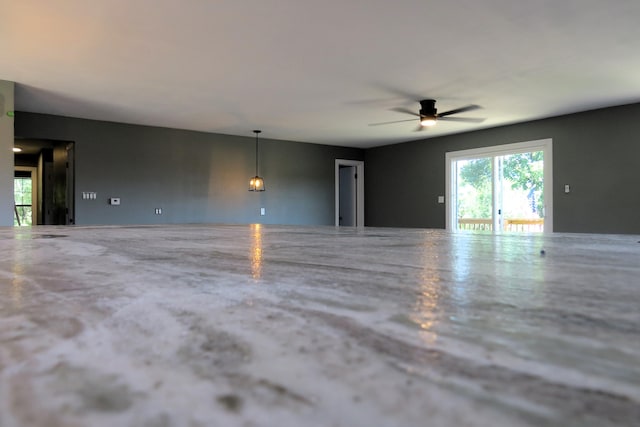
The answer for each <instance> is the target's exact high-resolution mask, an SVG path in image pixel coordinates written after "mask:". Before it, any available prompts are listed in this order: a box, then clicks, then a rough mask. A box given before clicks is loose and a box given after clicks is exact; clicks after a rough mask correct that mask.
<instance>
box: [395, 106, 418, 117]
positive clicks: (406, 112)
mask: <svg viewBox="0 0 640 427" xmlns="http://www.w3.org/2000/svg"><path fill="white" fill-rule="evenodd" d="M390 110H391V111H397V112H398V113H405V114H411V115H412V116H416V117H420V114H418V113H416V112H415V111H413V110H409V109H408V108H402V107H397V108H390Z"/></svg>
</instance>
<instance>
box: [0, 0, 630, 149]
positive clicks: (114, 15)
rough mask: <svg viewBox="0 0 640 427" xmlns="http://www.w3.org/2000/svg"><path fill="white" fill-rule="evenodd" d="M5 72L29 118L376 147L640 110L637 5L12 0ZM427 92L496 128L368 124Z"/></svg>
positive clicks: (5, 20)
mask: <svg viewBox="0 0 640 427" xmlns="http://www.w3.org/2000/svg"><path fill="white" fill-rule="evenodd" d="M0 79H2V80H10V81H14V82H16V83H17V86H16V105H15V109H16V110H18V111H31V112H41V113H51V114H59V115H65V116H73V117H84V118H92V119H102V120H111V121H118V122H127V123H139V124H147V125H158V126H166V127H172V128H183V129H193V130H199V131H205V132H215V133H223V134H232V135H243V136H249V137H252V135H253V134H252V133H251V130H252V129H262V130H263V132H264V133H263V135H264V137H265V138H273V139H284V140H294V141H302V142H311V143H324V144H332V145H346V146H354V147H371V146H378V145H384V144H391V143H397V142H402V141H409V140H412V139H420V138H425V137H431V136H439V135H444V134H447V133H456V132H463V131H468V130H474V129H479V128H483V127H493V126H498V125H502V124H507V123H514V122H521V121H527V120H531V119H536V118H543V117H549V116H554V115H560V114H565V113H571V112H577V111H584V110H588V109H593V108H598V107H605V106H611V105H620V104H626V103H632V102H638V101H640V1H638V0H628V1H627V0H613V1H608V2H607V1H602V0H536V1H527V2H525V1H518V0H458V1H443V0H440V1H437V2H436V1H430V0H394V1H390V0H321V1H318V0H183V1H179V0H91V1H87V0H57V1H42V0H19V1H12V2H9V1H6V2H4V1H3V4H2V12H1V14H0ZM421 98H435V99H437V100H438V103H437V107H438V109H439V111H440V112H442V111H445V110H450V109H454V108H457V107H460V106H464V105H467V104H478V105H480V106H482V107H483V108H482V109H481V110H477V111H473V112H468V113H464V114H461V115H460V117H463V116H468V117H486V121H485V122H483V123H482V124H479V125H478V124H471V125H470V124H459V123H451V122H440V123H439V124H438V125H437V126H436V127H435V128H432V129H429V130H428V131H424V132H413V130H414V129H415V127H416V125H417V121H416V123H412V122H407V123H398V124H392V125H387V126H368V124H370V123H375V122H385V121H392V120H402V119H405V118H406V119H410V118H411V117H410V116H405V115H403V114H401V113H398V112H395V111H390V108H394V107H408V108H411V109H415V110H416V112H417V110H418V109H419V105H418V103H417V101H418V100H420V99H421ZM416 120H417V119H416Z"/></svg>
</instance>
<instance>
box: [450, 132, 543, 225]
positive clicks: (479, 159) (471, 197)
mask: <svg viewBox="0 0 640 427" xmlns="http://www.w3.org/2000/svg"><path fill="white" fill-rule="evenodd" d="M551 157H552V142H551V140H541V141H532V142H525V143H518V144H509V145H502V146H494V147H486V148H481V149H475V150H465V151H457V152H450V153H447V156H446V162H447V164H446V166H447V193H448V196H449V197H448V203H447V229H449V230H472V231H484V232H542V231H552V230H553V217H552V209H551V200H552V196H551V188H552V187H551V180H552V177H551V170H552V169H551V164H552V159H551Z"/></svg>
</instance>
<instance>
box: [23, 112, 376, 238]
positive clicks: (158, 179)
mask: <svg viewBox="0 0 640 427" xmlns="http://www.w3.org/2000/svg"><path fill="white" fill-rule="evenodd" d="M15 135H16V138H29V139H46V140H60V141H72V142H75V206H76V212H75V220H76V224H77V225H90V224H163V223H254V222H259V223H264V224H299V225H333V222H334V194H335V193H334V191H335V189H334V187H335V184H334V181H335V159H336V158H343V159H354V160H362V159H363V157H364V151H363V150H359V149H352V148H342V147H332V146H325V145H316V144H304V143H297V142H289V141H278V140H271V139H268V138H261V139H260V175H262V176H263V177H264V179H265V183H266V188H267V191H265V192H263V193H251V192H249V191H248V190H247V189H248V183H249V178H250V177H251V176H253V175H254V174H255V137H254V135H253V134H252V132H251V129H247V135H248V136H247V137H238V136H228V135H220V134H211V133H203V132H193V131H186V130H177V129H167V128H159V127H150V126H138V125H129V124H122V123H112V122H102V121H95V120H85V119H77V118H68V117H60V116H52V115H45V114H35V113H26V112H18V113H16V117H15ZM262 135H268V131H265V133H263V134H262ZM83 192H96V193H97V199H96V200H84V199H83V198H82V193H83ZM111 197H119V198H120V199H121V205H120V206H111V205H109V204H108V200H109V198H111ZM261 207H264V208H265V209H266V215H265V216H260V208H261ZM156 208H161V209H162V215H156V214H155V209H156Z"/></svg>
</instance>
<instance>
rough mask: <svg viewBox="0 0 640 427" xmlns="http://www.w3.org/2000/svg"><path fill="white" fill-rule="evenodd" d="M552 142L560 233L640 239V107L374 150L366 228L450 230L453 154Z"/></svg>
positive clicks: (556, 228) (367, 158)
mask: <svg viewBox="0 0 640 427" xmlns="http://www.w3.org/2000/svg"><path fill="white" fill-rule="evenodd" d="M439 126H446V123H441V124H440V125H439ZM545 138H551V139H553V180H554V188H553V192H554V200H553V207H554V212H553V218H554V231H557V232H584V233H625V234H626V233H631V234H640V190H639V189H638V188H639V187H638V184H640V179H639V178H638V176H639V173H640V104H632V105H626V106H620V107H612V108H606V109H600V110H593V111H588V112H584V113H578V114H571V115H566V116H560V117H554V118H549V119H544V120H538V121H534V122H527V123H521V124H516V125H510V126H503V127H497V128H492V129H486V130H481V131H476V132H468V133H463V134H456V135H450V136H444V137H438V138H431V139H426V140H421V141H413V142H407V143H403V144H397V145H389V146H384V147H378V148H372V149H369V150H367V151H366V155H365V163H366V170H367V182H366V191H365V202H366V220H365V222H366V225H367V226H384V227H425V228H444V227H445V205H444V204H438V203H437V196H438V195H445V153H446V152H448V151H458V150H464V149H471V148H479V147H486V146H491V145H501V144H510V143H515V142H524V141H532V140H538V139H545ZM564 184H570V185H571V193H569V194H565V193H564V190H563V189H564Z"/></svg>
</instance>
